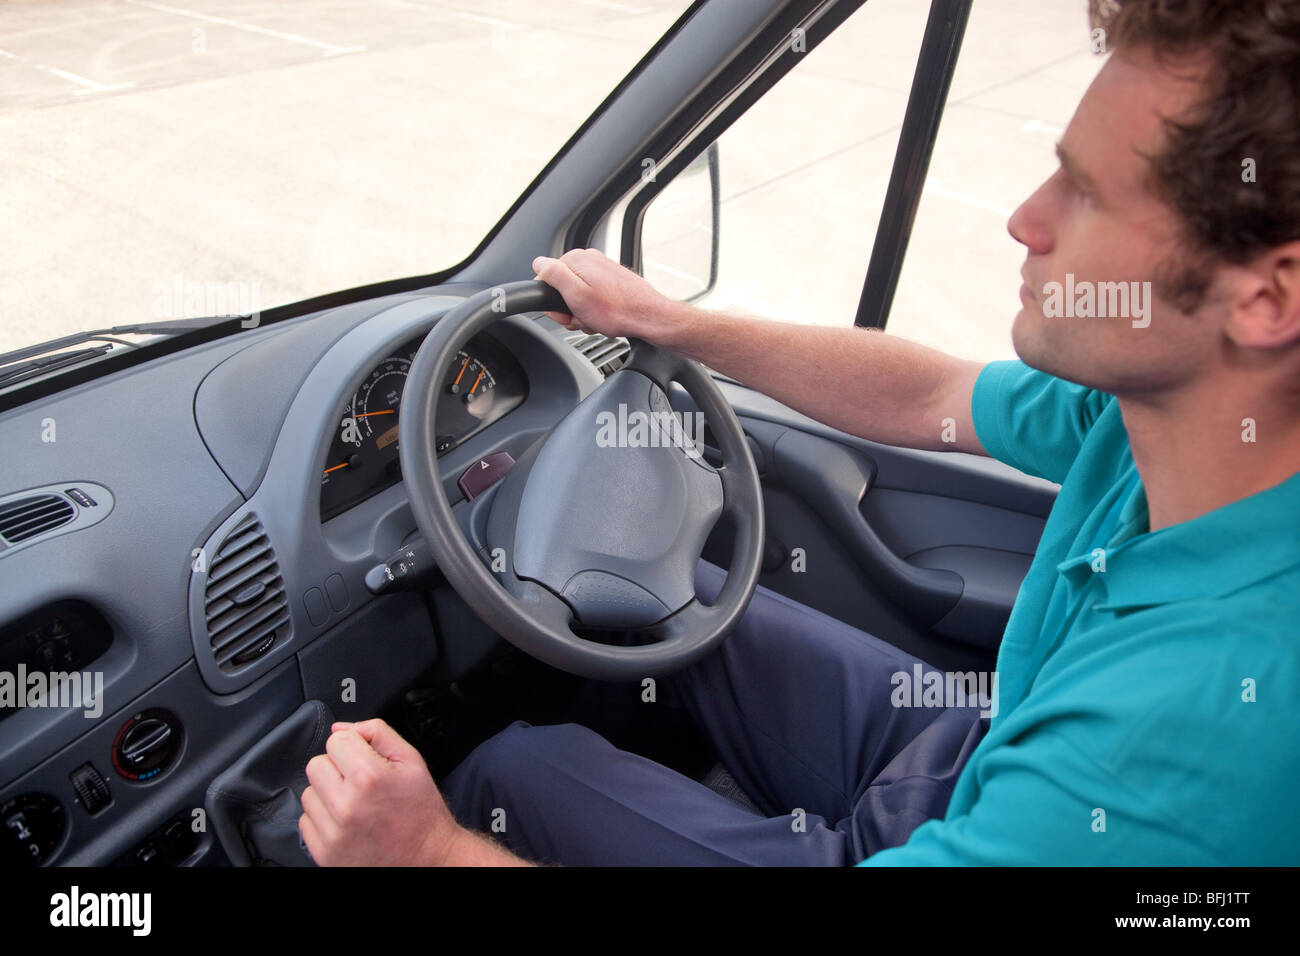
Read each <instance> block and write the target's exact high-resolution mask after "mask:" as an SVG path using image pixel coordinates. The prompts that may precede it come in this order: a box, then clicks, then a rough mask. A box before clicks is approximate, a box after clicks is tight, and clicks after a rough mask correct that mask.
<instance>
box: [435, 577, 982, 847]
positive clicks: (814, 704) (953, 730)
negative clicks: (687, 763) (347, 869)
mask: <svg viewBox="0 0 1300 956" xmlns="http://www.w3.org/2000/svg"><path fill="white" fill-rule="evenodd" d="M723 578H724V574H723V571H722V570H721V569H720V568H718V567H717V566H715V565H712V564H709V563H707V562H701V563H700V565H699V569H698V570H697V572H696V593H697V595H698V596H699V597H700V599H701V600H703V601H705V602H706V603H710V602H712V601H713V600H714V599H715V598H716V596H717V593H718V591H719V589H720V588H721V587H722V581H723ZM917 663H921V662H918V660H917V658H915V657H912V656H911V655H909V654H906V653H904V652H902V651H900V650H898V649H897V648H895V647H893V646H892V645H889V644H886V643H885V642H883V641H881V640H878V639H877V638H874V637H872V636H871V635H869V634H865V633H863V632H862V631H859V630H857V629H856V628H853V627H850V626H849V625H847V624H845V623H843V622H842V621H839V620H836V619H835V618H832V617H829V616H827V615H825V614H822V613H820V612H818V611H815V610H813V609H811V608H808V607H805V606H804V605H801V604H799V603H797V602H795V601H792V600H790V599H789V598H786V597H784V596H783V595H780V594H777V593H776V592H774V591H771V590H769V589H767V588H763V587H760V588H758V589H757V590H756V591H755V593H754V597H753V600H752V601H751V603H750V606H749V608H748V610H747V611H746V612H745V615H744V617H743V618H742V619H741V622H740V623H739V624H738V625H737V627H736V629H735V630H734V631H733V632H732V634H731V636H730V637H728V638H727V640H726V641H724V642H723V644H722V645H721V647H720V648H719V649H718V650H717V651H715V652H713V653H712V654H710V655H709V656H708V657H706V658H704V659H702V660H701V661H700V662H698V663H697V664H695V665H693V666H692V667H690V668H687V669H685V670H683V671H680V672H678V673H677V674H674V675H672V676H671V677H665V678H661V679H660V681H659V685H658V688H657V689H658V691H659V695H658V696H659V697H660V700H661V701H662V700H664V699H665V698H664V692H665V691H667V692H668V693H669V694H670V695H671V696H672V697H673V698H675V699H676V700H678V701H680V703H681V704H682V705H684V706H685V707H686V708H687V709H688V710H689V712H690V714H691V716H692V717H693V718H694V720H695V722H696V724H697V725H698V727H699V728H700V730H701V731H702V732H703V734H704V735H705V737H706V738H707V740H708V742H709V743H710V745H711V746H712V748H713V750H714V752H715V753H716V754H717V756H718V759H719V760H720V761H721V763H722V764H723V766H724V767H725V768H726V769H727V770H728V771H730V773H731V775H732V776H733V777H734V778H735V780H736V782H737V783H739V784H740V786H741V788H742V789H744V790H745V792H746V793H747V794H748V795H749V796H750V798H751V799H752V800H753V802H754V803H755V804H757V806H758V807H759V808H760V810H761V811H762V812H761V814H756V813H753V812H752V811H750V810H748V809H746V808H745V807H742V806H741V805H739V804H738V803H736V802H734V801H732V800H729V799H727V798H726V797H723V796H721V795H720V794H718V793H716V792H714V791H713V790H711V789H709V788H708V787H706V786H704V785H703V784H700V783H697V782H696V781H694V780H692V779H690V778H689V777H685V776H683V775H681V774H679V773H677V772H676V771H674V770H670V769H668V768H667V767H664V766H662V765H660V764H658V763H655V762H654V761H652V760H648V759H646V758H645V757H641V756H639V755H637V754H633V753H628V752H626V751H623V750H619V749H617V748H615V747H614V746H613V745H611V744H610V743H609V742H608V741H606V740H605V739H604V738H603V737H601V736H599V735H598V734H596V733H594V732H593V731H591V730H588V729H587V728H585V727H582V726H579V725H577V724H562V725H557V726H546V727H535V726H531V725H529V724H526V723H524V722H522V721H519V722H516V723H514V724H512V725H511V726H509V727H507V728H506V729H505V730H503V731H501V732H500V733H499V734H497V735H496V736H495V737H492V738H491V739H490V740H488V741H486V742H485V743H483V744H481V745H480V746H479V747H478V748H477V749H476V750H475V751H474V752H473V753H471V754H470V755H469V757H467V758H466V759H465V761H464V762H463V763H462V764H461V765H460V766H459V767H457V768H456V769H455V770H454V771H453V772H452V773H451V774H450V775H449V776H448V777H447V779H446V780H444V781H443V784H442V792H443V795H444V797H445V798H446V800H447V803H448V806H449V807H450V808H451V811H452V813H453V814H454V815H455V816H456V818H457V819H458V820H459V821H460V822H461V823H463V824H464V825H466V826H468V827H471V828H472V829H477V830H481V831H484V832H487V833H490V834H491V835H492V836H493V837H494V838H496V839H497V840H499V841H500V842H502V843H504V844H505V845H506V846H507V847H509V848H510V849H511V850H513V851H514V852H515V853H517V854H519V855H520V856H523V857H525V858H527V859H530V860H533V861H535V862H539V863H561V864H566V865H726V864H749V865H786V866H795V865H831V866H834V865H847V864H853V863H857V862H858V861H860V860H862V859H864V858H865V857H867V856H870V855H871V854H872V853H875V852H876V851H877V850H881V849H884V848H885V847H890V846H897V845H898V844H901V843H903V842H904V841H906V840H907V837H908V836H909V835H910V834H911V832H912V831H913V830H914V829H915V828H916V827H918V826H919V825H920V824H922V823H924V822H925V821H926V820H928V819H930V818H934V817H942V816H943V814H944V812H945V811H946V809H947V806H948V801H949V799H950V798H951V796H952V788H953V784H954V783H955V782H956V779H957V776H958V774H959V773H960V772H961V768H962V766H963V765H964V764H965V762H966V760H967V758H968V757H969V756H970V753H971V751H972V750H974V748H975V746H976V744H978V743H979V741H980V739H981V738H982V737H983V735H984V733H985V731H986V730H987V728H988V719H987V718H984V717H981V716H980V711H979V707H978V704H977V703H975V702H972V703H971V705H970V706H968V707H950V708H946V709H944V708H939V707H915V706H912V707H896V706H894V705H893V704H892V703H891V700H890V698H891V692H892V691H893V690H894V687H895V683H894V681H893V675H895V674H896V673H898V672H900V671H901V672H905V673H907V674H908V675H909V677H910V676H911V675H913V673H914V672H913V665H915V664H917ZM921 666H922V668H923V672H928V671H932V670H934V668H931V667H930V666H929V665H928V664H924V663H921ZM639 706H643V707H655V706H664V703H657V704H656V703H643V704H639ZM494 823H495V826H494V825H493V824H494Z"/></svg>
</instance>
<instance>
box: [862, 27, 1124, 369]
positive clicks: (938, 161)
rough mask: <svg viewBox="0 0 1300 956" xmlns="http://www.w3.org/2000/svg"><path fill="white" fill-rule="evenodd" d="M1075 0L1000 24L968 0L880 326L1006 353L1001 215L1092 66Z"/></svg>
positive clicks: (1046, 148) (1044, 171)
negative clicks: (948, 85)
mask: <svg viewBox="0 0 1300 956" xmlns="http://www.w3.org/2000/svg"><path fill="white" fill-rule="evenodd" d="M1082 8H1083V5H1082V4H1080V3H1074V2H1067V3H1057V2H1052V3H1042V4H1035V5H1034V11H1033V13H1034V15H1033V17H1031V18H1027V19H1025V20H1023V22H1019V23H1017V24H1016V26H1015V28H1014V29H1012V28H1010V26H1009V24H1008V22H1007V21H1008V18H1009V17H1010V11H1009V10H1008V9H1006V8H1005V7H1003V6H1002V5H1000V4H981V3H977V4H975V5H974V7H973V9H972V11H971V15H970V22H969V23H968V25H967V28H966V37H965V40H964V41H963V43H962V50H961V55H960V57H959V58H958V60H957V72H956V74H955V75H954V76H953V83H952V88H951V89H950V90H949V93H948V104H947V107H946V108H945V110H944V114H943V120H942V122H941V123H940V126H939V137H938V139H937V140H936V142H935V148H934V155H933V156H932V158H931V161H930V171H929V175H928V176H927V178H926V182H925V190H924V192H923V193H922V196H921V204H920V207H919V208H918V210H917V215H916V220H915V222H914V223H913V227H912V238H911V241H910V242H909V243H908V247H907V257H906V259H904V261H903V271H902V274H901V275H900V277H899V282H898V288H897V290H896V292H895V295H894V302H893V307H892V308H891V310H890V314H889V320H888V322H887V323H886V329H887V330H888V331H889V332H890V333H892V334H894V335H901V336H903V337H905V338H908V339H912V340H914V341H916V342H920V343H922V344H924V345H930V346H933V347H935V348H940V349H943V350H944V351H945V352H948V353H950V354H952V355H957V356H959V357H961V358H967V359H974V360H977V361H992V360H994V359H1003V358H1014V357H1015V349H1014V348H1013V347H1012V345H1011V323H1012V320H1013V319H1014V318H1015V316H1016V312H1017V310H1018V309H1019V308H1020V299H1019V290H1020V284H1021V281H1022V280H1021V276H1020V270H1021V268H1022V267H1023V266H1024V262H1025V247H1024V246H1022V245H1021V244H1020V243H1018V242H1016V240H1015V239H1013V238H1011V235H1010V234H1009V233H1008V232H1007V220H1008V219H1009V218H1010V217H1011V214H1012V213H1013V212H1014V211H1015V209H1016V207H1017V206H1019V205H1020V203H1022V202H1023V201H1024V200H1025V199H1027V198H1028V197H1029V195H1030V194H1031V193H1032V192H1033V191H1034V190H1035V189H1037V188H1038V186H1039V184H1040V183H1042V181H1043V180H1044V179H1046V178H1048V177H1049V176H1051V175H1052V173H1053V172H1055V171H1056V166H1057V162H1056V155H1055V145H1056V142H1057V140H1059V139H1060V137H1061V134H1062V133H1063V132H1064V131H1065V127H1066V125H1067V124H1068V123H1069V122H1070V117H1071V116H1073V115H1074V108H1075V106H1076V105H1077V104H1078V102H1079V99H1080V98H1081V97H1082V96H1083V93H1084V91H1085V90H1086V89H1087V88H1088V84H1089V83H1091V82H1092V79H1093V77H1094V76H1095V75H1096V74H1097V71H1098V70H1099V69H1101V64H1102V61H1103V59H1104V58H1103V57H1101V56H1098V55H1095V54H1093V53H1092V52H1091V51H1090V49H1089V42H1090V36H1089V32H1088V29H1087V19H1086V17H1084V16H1083V13H1082Z"/></svg>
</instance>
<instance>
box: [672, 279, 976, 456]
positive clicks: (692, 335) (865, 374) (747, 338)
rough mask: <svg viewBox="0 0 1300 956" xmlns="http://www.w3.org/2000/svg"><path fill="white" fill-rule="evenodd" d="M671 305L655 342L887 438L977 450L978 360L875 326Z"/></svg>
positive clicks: (826, 418) (846, 427) (840, 425)
mask: <svg viewBox="0 0 1300 956" xmlns="http://www.w3.org/2000/svg"><path fill="white" fill-rule="evenodd" d="M671 309H672V311H671V314H669V315H666V316H662V317H658V318H657V319H656V321H655V322H654V327H655V329H656V335H655V338H656V341H657V342H658V344H660V345H663V346H664V347H666V348H669V349H672V350H673V351H675V352H680V353H682V354H684V355H687V356H689V357H691V358H693V359H695V360H696V361H699V362H702V363H704V364H705V365H707V366H709V367H710V368H712V369H714V370H715V371H718V372H721V373H722V374H724V375H728V376H730V377H732V378H734V379H736V380H737V381H739V382H742V383H744V384H745V385H748V386H750V387H752V388H754V389H756V390H758V391H760V392H763V393H764V394H766V395H770V396H771V397H772V398H774V399H776V400H777V401H779V402H782V403H783V404H785V405H788V406H790V407H791V408H793V409H795V410H796V411H799V412H802V413H803V414H805V415H807V416H808V417H810V418H814V419H816V420H817V421H820V422H824V423H825V424H827V425H830V426H832V427H833V428H837V429H840V430H841V431H845V432H848V433H850V434H853V435H858V436H860V437H862V438H867V439H870V440H872V441H879V442H884V443H886V444H891V445H902V446H906V447H911V448H927V449H934V450H939V451H953V450H960V451H969V452H975V453H980V454H982V453H983V448H982V447H981V446H980V445H979V442H978V441H977V440H976V438H975V435H974V430H973V427H972V426H971V425H970V389H971V386H973V384H974V379H975V377H976V376H977V375H978V374H979V370H980V368H982V366H981V365H980V364H979V363H976V362H967V361H962V360H960V359H956V358H954V357H952V356H950V355H947V354H945V353H943V352H940V351H938V350H936V349H931V348H927V347H926V346H923V345H918V344H917V343H915V342H908V341H907V340H905V339H901V338H898V337H896V336H892V335H887V334H885V333H883V332H878V331H874V330H867V329H861V328H856V327H851V326H850V327H828V326H815V325H799V324H796V323H791V322H775V321H769V320H765V319H756V318H750V317H747V316H742V315H734V314H730V313H725V312H713V311H708V310H704V309H699V308H696V307H693V306H690V305H685V304H679V303H674V304H673V305H672V307H671ZM948 420H951V427H949V423H948ZM954 436H955V437H954Z"/></svg>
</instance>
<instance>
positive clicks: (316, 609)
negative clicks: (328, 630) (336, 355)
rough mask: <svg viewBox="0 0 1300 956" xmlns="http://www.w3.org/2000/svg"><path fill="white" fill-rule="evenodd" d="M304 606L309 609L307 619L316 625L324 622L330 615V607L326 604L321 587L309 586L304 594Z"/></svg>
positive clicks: (318, 625)
mask: <svg viewBox="0 0 1300 956" xmlns="http://www.w3.org/2000/svg"><path fill="white" fill-rule="evenodd" d="M302 606H303V607H305V608H306V609H307V620H309V621H311V622H312V624H314V625H315V626H316V627H320V626H321V625H322V624H324V623H325V618H327V617H329V616H330V611H329V608H327V607H326V606H325V595H324V593H323V592H322V591H321V589H320V588H308V589H307V591H306V593H305V594H303V596H302Z"/></svg>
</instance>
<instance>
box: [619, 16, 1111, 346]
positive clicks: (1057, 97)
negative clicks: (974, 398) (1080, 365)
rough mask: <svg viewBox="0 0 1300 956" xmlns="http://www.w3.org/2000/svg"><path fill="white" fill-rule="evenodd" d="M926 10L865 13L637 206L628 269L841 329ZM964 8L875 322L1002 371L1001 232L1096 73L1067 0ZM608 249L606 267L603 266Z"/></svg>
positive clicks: (848, 317)
mask: <svg viewBox="0 0 1300 956" xmlns="http://www.w3.org/2000/svg"><path fill="white" fill-rule="evenodd" d="M929 6H930V5H929V4H928V3H925V2H918V0H871V2H870V3H867V4H865V5H864V6H863V7H862V8H861V9H860V10H858V11H857V12H856V13H855V14H854V15H853V16H852V17H851V18H850V19H849V20H848V21H847V22H846V23H844V24H843V25H842V26H841V27H840V28H839V29H838V30H836V31H835V32H834V33H833V34H832V35H831V36H830V37H829V38H828V39H827V40H826V41H825V42H824V43H822V44H821V45H820V46H818V47H817V48H816V49H815V50H812V51H810V52H808V53H807V54H806V56H807V59H806V61H805V62H803V63H800V64H799V65H798V66H797V67H796V68H795V69H794V70H792V71H791V72H790V74H789V75H787V76H786V77H785V78H783V79H782V80H781V81H780V82H779V83H778V84H777V85H776V86H774V87H773V88H772V89H771V90H769V91H768V93H767V94H766V95H764V96H763V98H762V99H760V100H759V101H758V102H757V103H756V104H754V106H753V107H752V108H751V109H750V110H749V111H748V112H747V113H746V114H745V115H744V116H742V117H741V118H740V119H739V120H737V122H736V123H735V124H733V125H732V127H731V128H730V129H728V130H727V132H726V133H724V134H723V135H722V136H721V137H720V138H719V140H718V142H717V143H716V144H715V145H716V147H717V162H718V167H719V169H718V172H719V181H720V211H719V229H718V236H717V243H718V261H717V277H716V283H715V284H714V285H713V287H712V289H711V291H709V292H708V293H707V294H705V295H703V296H699V293H700V292H701V290H703V289H704V288H705V287H706V286H707V285H708V279H709V277H708V262H709V251H710V249H709V243H710V241H711V240H712V223H711V216H710V206H709V203H708V189H709V186H708V175H707V156H703V155H702V156H701V157H700V158H699V159H698V160H697V161H696V163H695V164H693V165H692V167H691V168H688V169H687V170H685V171H684V172H683V173H681V174H679V176H678V177H677V179H675V180H674V181H673V182H672V183H671V184H669V186H668V187H667V188H666V189H665V190H664V191H663V192H662V193H661V194H660V195H659V196H658V197H657V198H656V199H655V200H654V202H652V203H651V204H650V206H649V207H648V208H647V209H646V213H645V219H644V224H643V233H642V235H643V248H642V271H643V273H644V274H645V276H646V277H647V278H648V279H650V281H651V282H653V283H654V284H655V286H656V287H657V288H659V289H660V290H661V291H663V292H665V293H666V294H669V295H672V296H674V297H676V298H680V299H687V298H691V299H693V300H694V301H697V302H699V304H701V305H704V306H707V307H709V308H717V309H728V310H734V311H740V312H746V313H749V314H753V315H760V316H766V317H769V318H776V319H783V320H786V321H792V322H801V323H809V324H824V325H849V324H852V322H853V320H854V318H855V315H856V312H857V306H858V300H859V298H860V296H861V294H862V286H863V282H864V280H865V278H866V271H867V266H868V263H869V261H870V257H871V250H872V245H873V242H874V239H875V233H876V228H877V225H878V224H879V220H880V211H881V207H882V205H883V203H884V199H885V193H886V190H887V188H888V184H889V175H890V171H891V169H892V167H893V161H894V152H895V149H896V147H897V145H898V136H899V132H900V130H901V127H902V123H903V116H904V113H905V111H906V107H907V98H908V95H909V92H910V88H911V83H912V78H913V74H914V72H915V70H916V62H917V59H918V56H919V53H920V46H921V37H922V34H923V33H924V30H925V23H926V18H927V15H928V12H929ZM1025 9H1027V5H1015V10H1014V11H1013V10H1012V9H1010V6H1009V5H1001V4H988V3H983V4H975V5H974V7H973V9H972V11H971V15H970V20H969V22H968V25H967V29H966V35H965V39H964V41H963V44H962V49H961V54H960V57H959V58H958V63H957V71H956V74H955V75H954V78H953V84H952V87H951V89H950V91H949V95H948V101H947V106H946V108H945V111H944V115H943V119H942V122H941V124H940V129H939V135H938V139H937V141H936V144H935V150H934V154H933V157H932V159H931V163H930V169H929V173H928V176H927V179H926V183H925V186H924V190H923V193H922V197H921V203H920V207H919V209H918V212H917V217H916V220H915V222H914V224H913V231H912V235H911V239H910V241H909V244H908V251H907V257H906V259H905V261H904V264H903V271H902V274H901V276H900V280H899V284H898V288H897V290H896V292H895V296H894V300H893V305H892V308H891V311H890V315H889V319H888V322H887V324H886V328H887V330H888V331H889V332H890V333H892V334H895V335H900V336H903V337H905V338H909V339H912V340H914V341H917V342H921V343H923V344H926V345H931V346H934V347H936V348H940V349H943V350H944V351H946V352H949V353H951V354H954V355H957V356H960V357H962V358H969V359H975V360H979V361H990V360H993V359H999V358H1011V357H1014V355H1015V350H1014V349H1013V348H1012V344H1011V322H1012V319H1014V317H1015V315H1016V311H1017V309H1018V308H1019V295H1018V292H1019V288H1020V283H1021V277H1020V269H1021V266H1022V265H1023V263H1024V257H1025V251H1024V247H1023V246H1021V245H1020V244H1019V243H1018V242H1016V241H1015V240H1014V239H1012V238H1011V236H1010V234H1009V233H1008V232H1007V220H1008V219H1009V218H1010V216H1011V213H1012V212H1013V211H1014V210H1015V208H1016V206H1017V205H1019V204H1020V202H1021V201H1023V200H1024V199H1025V198H1026V197H1027V196H1029V194H1030V193H1032V192H1033V190H1034V189H1036V188H1037V186H1038V185H1039V183H1041V182H1042V181H1043V180H1044V179H1046V178H1047V177H1048V176H1050V175H1051V174H1052V172H1053V171H1054V170H1055V168H1056V157H1055V152H1054V146H1055V143H1056V141H1057V140H1058V139H1059V138H1060V136H1061V134H1062V132H1063V131H1064V129H1065V126H1066V124H1067V123H1068V122H1069V120H1070V117H1071V116H1072V115H1073V113H1074V108H1075V106H1076V104H1077V103H1078V101H1079V99H1080V97H1082V95H1083V92H1084V90H1085V89H1086V88H1087V86H1088V84H1089V83H1090V82H1091V81H1092V78H1093V77H1094V76H1095V75H1096V73H1097V71H1098V70H1099V69H1100V68H1101V63H1102V59H1103V58H1102V57H1100V56H1097V55H1095V54H1094V53H1093V52H1092V51H1091V50H1090V35H1089V32H1088V30H1087V25H1086V18H1085V17H1084V16H1083V15H1082V13H1081V9H1082V8H1081V6H1080V4H1079V3H1077V2H1075V0H1052V2H1050V3H1043V2H1040V3H1035V4H1034V5H1033V13H1032V16H1029V15H1027V14H1026V13H1025ZM617 254H618V252H617V248H616V247H615V248H613V249H612V250H611V255H617Z"/></svg>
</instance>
